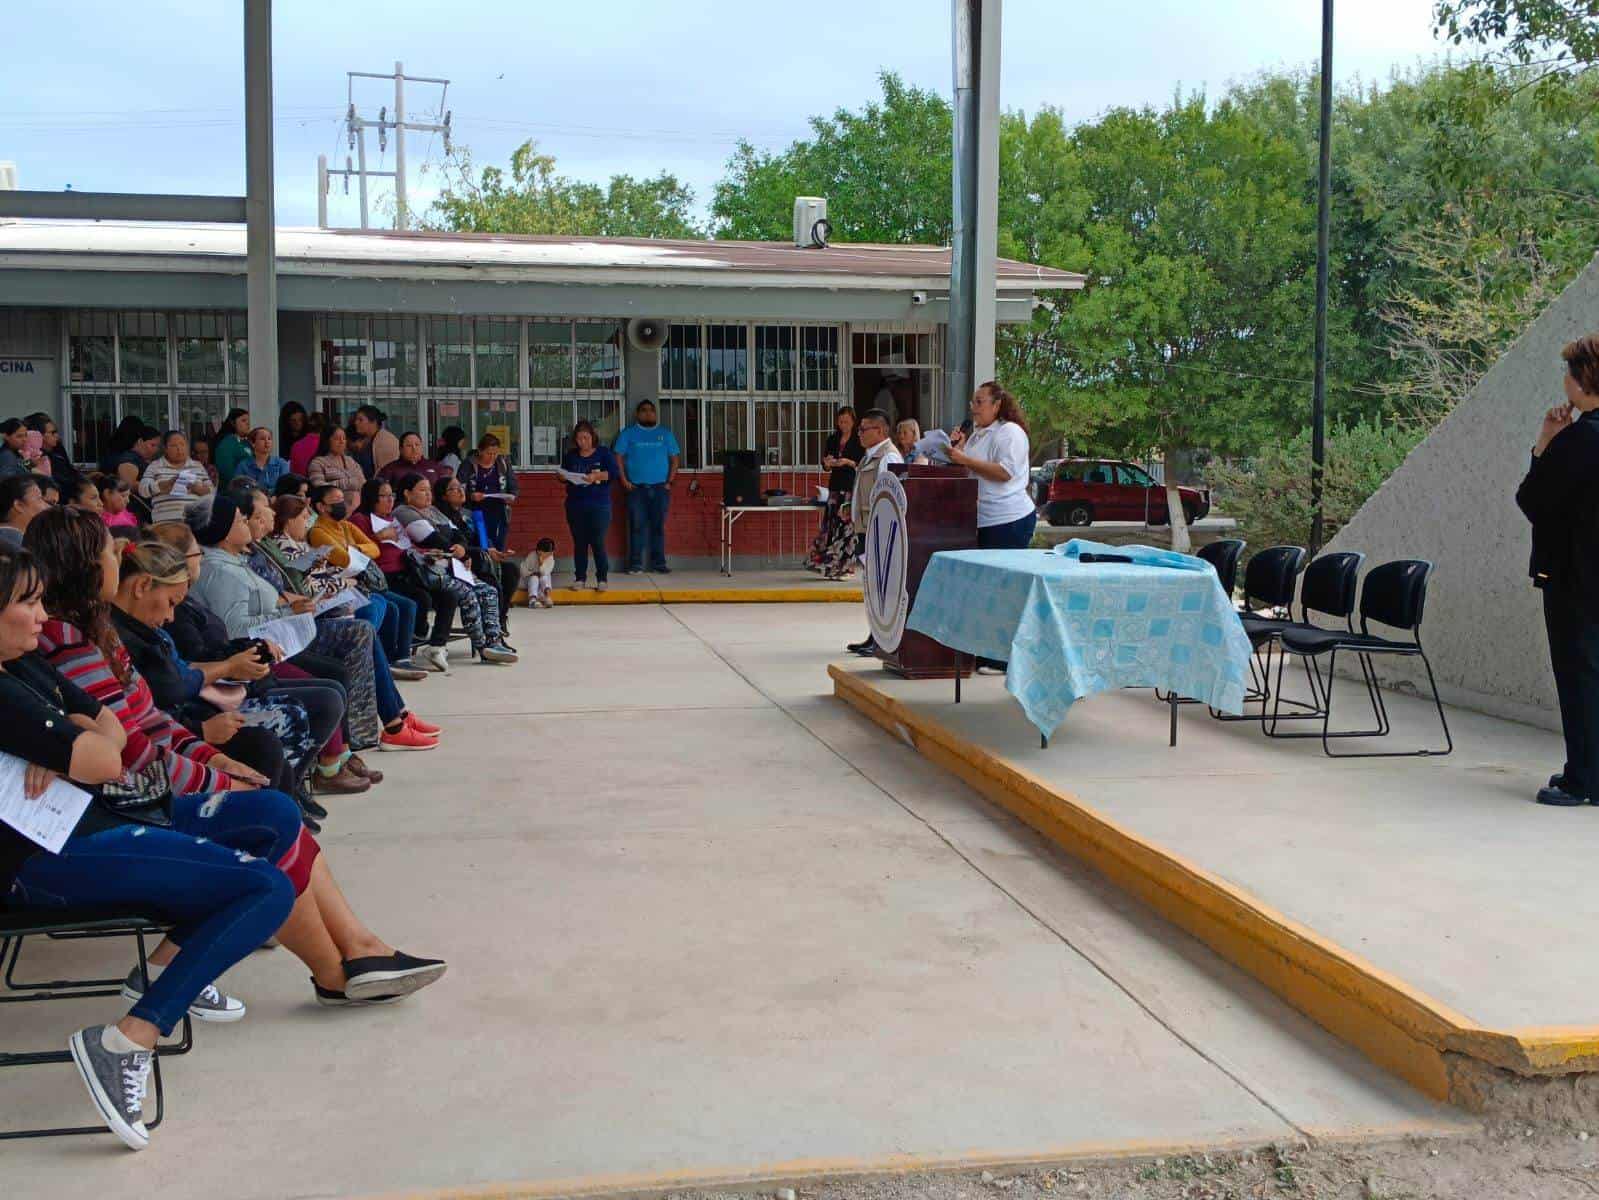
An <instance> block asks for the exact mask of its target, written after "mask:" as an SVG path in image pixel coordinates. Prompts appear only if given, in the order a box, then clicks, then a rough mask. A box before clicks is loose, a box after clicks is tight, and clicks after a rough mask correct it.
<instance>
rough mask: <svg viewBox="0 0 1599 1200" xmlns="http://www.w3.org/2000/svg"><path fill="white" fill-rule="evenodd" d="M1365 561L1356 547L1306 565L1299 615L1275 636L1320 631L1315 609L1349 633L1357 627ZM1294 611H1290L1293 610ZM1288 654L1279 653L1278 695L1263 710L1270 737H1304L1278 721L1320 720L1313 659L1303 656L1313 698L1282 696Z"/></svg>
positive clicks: (1328, 555) (1262, 727) (1262, 714)
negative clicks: (1357, 597)
mask: <svg viewBox="0 0 1599 1200" xmlns="http://www.w3.org/2000/svg"><path fill="white" fill-rule="evenodd" d="M1365 561H1366V556H1365V555H1364V554H1361V553H1358V552H1356V551H1342V552H1340V553H1337V554H1323V555H1322V556H1321V557H1320V558H1317V559H1315V560H1313V561H1312V562H1311V564H1310V565H1309V566H1308V567H1306V568H1305V573H1304V577H1303V578H1302V579H1301V580H1300V583H1299V619H1298V620H1297V621H1293V620H1290V621H1286V622H1283V623H1282V625H1281V626H1280V627H1279V628H1277V631H1276V634H1275V637H1276V638H1277V639H1278V640H1279V641H1280V640H1281V638H1282V636H1283V634H1284V633H1287V632H1289V631H1309V632H1312V633H1315V632H1319V631H1320V630H1322V629H1323V628H1324V626H1321V625H1318V624H1316V623H1315V622H1314V621H1312V620H1311V619H1310V617H1311V614H1312V613H1315V614H1316V615H1318V616H1322V617H1332V618H1334V619H1335V620H1340V621H1342V622H1343V623H1344V629H1345V630H1347V631H1348V632H1350V633H1353V632H1354V631H1355V595H1356V593H1357V592H1358V591H1359V585H1360V564H1361V563H1363V562H1365ZM1290 615H1291V613H1290ZM1285 661H1286V656H1285V655H1282V654H1279V655H1278V656H1277V683H1276V687H1275V689H1274V696H1275V699H1274V701H1273V704H1272V711H1271V713H1270V714H1269V715H1268V714H1267V713H1266V712H1265V711H1264V707H1265V706H1264V705H1263V706H1262V712H1261V718H1260V719H1261V731H1262V732H1263V733H1265V735H1266V736H1267V737H1303V736H1309V735H1306V734H1286V733H1284V734H1280V733H1278V732H1277V723H1278V722H1279V721H1303V720H1320V719H1321V715H1322V704H1323V701H1322V696H1321V691H1320V688H1319V686H1318V684H1317V681H1316V676H1315V674H1314V672H1313V671H1312V670H1311V667H1310V660H1309V659H1308V658H1306V659H1303V662H1304V665H1305V682H1306V683H1307V684H1308V685H1309V687H1310V702H1309V703H1305V702H1303V701H1299V700H1287V699H1285V698H1284V697H1283V666H1284V663H1285ZM1285 704H1286V705H1288V706H1289V707H1290V708H1292V709H1294V710H1295V711H1294V712H1290V713H1285V712H1283V711H1282V707H1283V705H1285Z"/></svg>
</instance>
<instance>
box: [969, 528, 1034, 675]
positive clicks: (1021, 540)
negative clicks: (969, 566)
mask: <svg viewBox="0 0 1599 1200" xmlns="http://www.w3.org/2000/svg"><path fill="white" fill-rule="evenodd" d="M1037 524H1038V514H1037V513H1028V514H1027V515H1026V516H1025V517H1017V518H1016V519H1015V520H1014V521H1006V522H1005V524H1003V525H984V526H981V527H979V528H978V530H977V548H978V549H979V550H1025V549H1027V547H1028V546H1030V545H1032V544H1033V529H1034V527H1035V526H1036V525H1037ZM977 665H978V666H980V667H995V668H999V669H1003V668H1004V667H1005V665H1006V664H1005V663H1002V662H1000V661H999V660H998V659H996V658H979V659H978V660H977Z"/></svg>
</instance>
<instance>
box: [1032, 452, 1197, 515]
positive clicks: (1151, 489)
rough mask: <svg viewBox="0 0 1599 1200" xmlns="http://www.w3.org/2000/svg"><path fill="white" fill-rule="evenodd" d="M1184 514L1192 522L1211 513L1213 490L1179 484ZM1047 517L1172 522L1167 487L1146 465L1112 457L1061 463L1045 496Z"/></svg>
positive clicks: (1078, 459)
mask: <svg viewBox="0 0 1599 1200" xmlns="http://www.w3.org/2000/svg"><path fill="white" fill-rule="evenodd" d="M1177 494H1178V496H1179V497H1180V498H1181V499H1182V504H1183V515H1184V517H1185V518H1186V519H1187V520H1188V522H1189V523H1190V524H1192V523H1193V522H1195V521H1198V520H1200V519H1202V518H1203V517H1205V516H1206V515H1207V514H1208V513H1209V512H1210V493H1209V492H1208V491H1200V490H1199V489H1198V488H1192V487H1182V486H1179V487H1178V488H1177ZM1044 519H1045V520H1046V521H1048V522H1049V523H1050V524H1051V525H1092V524H1093V523H1094V522H1095V521H1143V522H1145V523H1147V524H1150V525H1164V524H1166V521H1167V512H1166V486H1165V485H1164V484H1161V483H1156V482H1155V481H1154V480H1153V479H1151V478H1150V476H1149V474H1148V473H1147V472H1146V471H1144V470H1143V469H1142V468H1141V467H1135V466H1134V465H1133V464H1132V463H1127V462H1118V461H1117V460H1115V459H1106V458H1068V459H1066V460H1065V461H1064V462H1062V463H1061V464H1060V465H1059V466H1058V467H1056V468H1055V477H1054V478H1053V479H1052V480H1050V484H1049V494H1048V496H1047V497H1046V498H1045V500H1044Z"/></svg>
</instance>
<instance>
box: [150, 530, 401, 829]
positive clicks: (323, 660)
mask: <svg viewBox="0 0 1599 1200" xmlns="http://www.w3.org/2000/svg"><path fill="white" fill-rule="evenodd" d="M148 536H149V538H150V539H151V540H154V541H159V542H161V543H162V544H163V545H166V546H168V547H170V548H171V549H173V550H175V551H176V552H177V553H178V554H179V555H181V556H182V558H183V563H184V567H185V568H186V569H187V571H188V575H189V587H190V588H193V587H194V585H195V583H196V582H197V581H198V580H199V578H200V562H201V559H202V558H203V557H204V555H203V554H202V553H201V551H200V544H199V543H198V542H196V541H195V540H194V534H193V532H192V531H191V530H190V529H189V527H188V526H187V525H183V524H179V523H177V522H163V523H162V524H160V525H152V526H151V527H150V529H149V533H148ZM166 632H167V633H168V634H169V635H170V636H171V638H172V641H173V644H174V645H175V646H176V648H177V651H178V654H179V655H180V656H181V657H182V658H184V659H185V660H187V661H188V662H189V663H191V664H193V665H194V666H196V667H198V668H199V669H200V670H201V671H202V672H212V671H216V672H217V673H218V674H219V675H221V676H222V677H225V678H229V679H240V680H243V681H244V682H245V686H246V688H247V690H248V692H249V694H250V696H251V697H252V698H255V699H260V698H267V697H271V696H274V695H288V696H293V697H297V698H299V699H301V700H302V701H304V702H305V703H306V706H307V708H315V707H323V706H325V707H327V708H331V709H336V710H337V711H338V712H339V713H341V714H343V713H346V712H347V710H348V708H349V688H348V682H349V674H348V672H347V671H346V670H345V669H344V665H343V664H342V663H341V662H339V660H337V659H334V658H328V657H326V656H325V655H319V654H316V653H314V652H313V651H310V650H302V651H301V652H300V653H299V654H297V655H296V656H295V659H294V662H293V663H287V662H283V661H281V660H277V661H274V657H273V652H272V648H271V647H270V646H267V645H266V644H265V643H263V642H261V641H260V640H259V639H256V638H230V637H229V636H228V628H227V626H226V625H224V624H223V622H222V618H221V617H219V616H217V615H216V614H215V613H214V612H212V611H211V610H210V609H208V608H206V607H205V606H204V605H202V604H201V603H199V601H197V600H196V599H195V598H194V597H193V596H192V595H185V596H184V597H183V599H182V600H180V601H179V602H178V606H177V607H176V608H175V609H174V610H173V612H172V619H171V621H170V622H168V624H167V627H166ZM263 650H265V651H266V653H265V654H263V653H262V651H263ZM218 664H226V666H225V667H220V668H219V666H218ZM348 739H349V734H348V732H347V730H346V729H345V727H344V722H343V720H342V719H341V722H340V724H338V725H336V726H335V727H334V729H333V732H332V733H331V734H329V735H328V740H327V741H326V743H324V745H323V746H322V751H321V754H320V755H319V756H318V758H317V767H316V774H315V775H314V777H313V779H312V788H313V790H315V791H316V792H319V793H330V794H333V795H350V794H353V793H357V792H364V791H366V790H367V789H368V788H370V787H373V786H376V785H377V784H380V783H382V782H383V772H382V771H376V770H373V769H372V768H370V767H368V766H367V765H366V763H365V761H364V760H363V759H362V758H361V756H360V755H359V754H357V753H355V752H354V751H353V750H352V749H351V748H350V745H349V740H348ZM319 808H321V806H320V805H312V806H311V812H312V816H313V817H315V818H316V819H317V820H321V819H322V817H323V816H324V815H326V811H327V810H326V809H322V811H321V812H318V811H316V810H317V809H319Z"/></svg>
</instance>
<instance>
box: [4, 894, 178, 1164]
mask: <svg viewBox="0 0 1599 1200" xmlns="http://www.w3.org/2000/svg"><path fill="white" fill-rule="evenodd" d="M165 931H166V923H165V922H163V921H158V920H155V919H154V918H151V917H149V916H146V915H144V914H140V913H127V912H114V911H111V910H108V909H50V910H41V911H29V912H7V911H0V962H3V963H4V964H5V986H6V991H7V993H21V994H20V995H13V994H5V995H0V1004H30V1003H42V1002H47V1001H52V1000H82V999H89V998H92V997H101V996H120V995H121V993H122V983H123V979H124V977H123V976H120V975H119V976H117V977H116V978H114V979H50V980H41V981H38V982H32V983H29V982H23V981H20V980H18V979H17V960H18V958H19V957H20V956H21V953H22V944H23V942H24V941H25V940H26V939H28V938H30V937H36V936H38V935H41V934H43V935H45V936H48V937H50V938H52V939H55V940H58V941H75V940H79V939H88V938H121V937H129V936H131V937H132V938H133V939H134V944H135V946H136V947H137V949H138V955H139V977H140V979H141V980H143V983H144V986H145V987H146V988H148V987H149V986H150V974H149V963H148V959H147V957H146V952H145V937H146V936H147V935H150V934H155V935H158V936H159V935H161V934H163V933H164V932H165ZM65 1040H66V1035H65V1030H63V1035H62V1041H63V1042H65ZM193 1047H194V1027H193V1023H192V1022H191V1021H190V1019H189V1017H188V1015H187V1014H185V1015H184V1018H183V1033H182V1036H181V1037H180V1038H179V1039H178V1041H176V1042H172V1043H167V1044H163V1045H160V1046H157V1047H156V1052H155V1054H154V1055H153V1056H152V1057H151V1061H150V1077H151V1079H152V1081H153V1083H154V1087H153V1091H154V1093H155V1115H154V1117H153V1119H147V1120H146V1121H145V1127H146V1128H148V1129H154V1128H155V1127H156V1126H157V1125H159V1124H160V1123H161V1120H162V1115H163V1112H164V1110H165V1096H164V1094H163V1089H162V1084H161V1059H162V1058H164V1057H166V1056H169V1055H178V1054H187V1053H188V1052H189V1051H190V1050H191V1049H193ZM70 1062H72V1054H71V1052H70V1051H67V1050H34V1051H28V1052H22V1053H10V1052H4V1051H0V1069H4V1068H6V1067H29V1066H39V1065H43V1064H46V1063H70ZM110 1132H111V1131H110V1130H109V1129H107V1128H106V1126H105V1125H104V1124H99V1125H71V1126H59V1127H50V1128H39V1129H17V1130H3V1131H0V1141H13V1140H16V1139H19V1138H42V1137H71V1136H79V1135H85V1134H94V1133H110Z"/></svg>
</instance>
